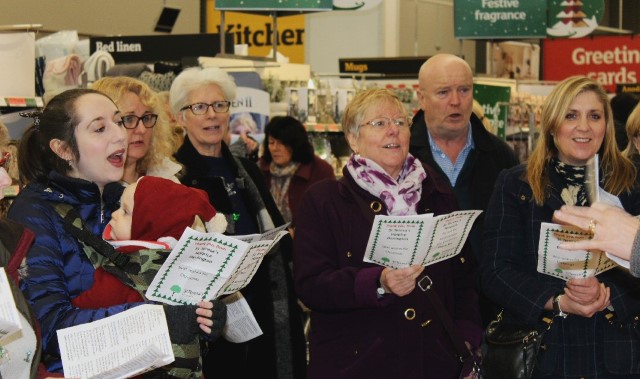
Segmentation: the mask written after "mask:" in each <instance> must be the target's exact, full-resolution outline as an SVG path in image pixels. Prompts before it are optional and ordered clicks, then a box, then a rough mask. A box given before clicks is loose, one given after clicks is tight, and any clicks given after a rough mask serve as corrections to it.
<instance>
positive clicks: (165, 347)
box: [56, 304, 175, 379]
mask: <svg viewBox="0 0 640 379" xmlns="http://www.w3.org/2000/svg"><path fill="white" fill-rule="evenodd" d="M56 333H57V335H58V344H59V346H60V357H61V359H62V367H63V369H64V375H65V378H83V379H88V378H91V379H98V378H99V379H116V378H131V377H134V376H137V375H140V374H142V373H144V372H147V371H151V370H153V369H156V368H158V367H162V366H165V365H168V364H169V363H171V362H173V361H174V360H175V356H174V355H173V350H172V349H171V340H170V338H169V328H168V327H167V319H166V316H165V314H164V309H163V308H162V305H152V304H144V305H140V306H138V307H134V308H131V309H128V310H126V311H124V312H120V313H117V314H115V315H113V316H109V317H106V318H103V319H101V320H97V321H94V322H89V323H86V324H81V325H76V326H72V327H69V328H65V329H60V330H58V331H57V332H56Z"/></svg>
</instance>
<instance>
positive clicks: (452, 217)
mask: <svg viewBox="0 0 640 379" xmlns="http://www.w3.org/2000/svg"><path fill="white" fill-rule="evenodd" d="M480 213H482V211H478V210H467V211H457V212H452V213H449V214H445V215H439V216H435V217H434V216H433V214H431V213H430V214H424V215H413V216H385V215H378V216H376V217H375V218H374V221H373V228H372V229H371V234H370V235H369V242H368V243H367V250H366V251H365V255H364V261H365V262H372V263H376V264H379V265H381V266H385V267H390V268H394V269H398V268H403V267H409V266H411V265H414V264H420V265H423V266H428V265H431V264H434V263H436V262H440V261H442V260H445V259H449V258H451V257H453V256H455V255H457V254H459V253H460V251H461V250H462V246H463V245H464V242H465V241H466V239H467V236H468V235H469V232H470V231H471V226H472V225H473V222H474V221H475V220H476V218H478V216H479V215H480Z"/></svg>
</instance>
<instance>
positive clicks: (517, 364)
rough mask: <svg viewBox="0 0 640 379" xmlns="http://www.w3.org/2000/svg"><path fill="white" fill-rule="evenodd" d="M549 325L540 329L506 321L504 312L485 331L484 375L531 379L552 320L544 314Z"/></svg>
mask: <svg viewBox="0 0 640 379" xmlns="http://www.w3.org/2000/svg"><path fill="white" fill-rule="evenodd" d="M543 321H544V322H545V323H546V324H547V328H546V329H544V330H542V331H539V330H537V329H535V328H531V327H529V326H522V325H512V324H507V323H505V322H504V321H503V320H502V312H501V313H500V314H499V315H498V318H497V319H496V320H493V321H491V323H489V325H488V326H487V329H486V332H485V341H484V343H485V346H484V349H483V356H482V373H483V376H484V379H504V378H510V379H529V378H531V376H532V375H533V372H534V369H535V367H536V360H537V358H538V353H539V352H540V351H541V350H544V345H543V344H542V339H543V338H544V334H545V333H546V332H547V331H548V330H549V328H550V327H551V323H552V320H551V319H549V318H544V319H543Z"/></svg>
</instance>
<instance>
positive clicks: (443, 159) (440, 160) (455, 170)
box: [427, 123, 475, 187]
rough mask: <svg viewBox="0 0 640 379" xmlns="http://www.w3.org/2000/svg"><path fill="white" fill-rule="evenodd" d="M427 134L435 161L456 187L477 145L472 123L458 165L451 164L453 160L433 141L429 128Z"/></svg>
mask: <svg viewBox="0 0 640 379" xmlns="http://www.w3.org/2000/svg"><path fill="white" fill-rule="evenodd" d="M427 133H428V134H429V145H431V152H432V154H433V160H434V161H436V163H437V164H438V166H440V168H441V169H442V172H444V173H445V175H447V177H448V178H449V181H450V182H451V186H452V187H455V186H456V181H457V180H458V175H460V171H461V170H462V167H463V166H464V162H465V161H466V160H467V157H468V156H469V152H470V151H471V150H473V148H474V147H475V144H474V143H473V136H472V135H471V123H469V132H468V134H467V143H466V144H465V145H464V147H463V148H462V151H461V152H460V154H459V155H458V159H456V163H453V162H451V159H449V157H447V155H446V154H445V153H444V152H443V151H442V150H440V147H438V145H436V143H435V142H434V141H433V136H432V135H431V132H430V131H429V128H427Z"/></svg>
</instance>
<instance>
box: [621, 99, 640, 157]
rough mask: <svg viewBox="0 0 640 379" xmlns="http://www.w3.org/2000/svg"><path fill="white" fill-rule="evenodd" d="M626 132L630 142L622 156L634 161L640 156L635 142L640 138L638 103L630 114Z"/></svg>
mask: <svg viewBox="0 0 640 379" xmlns="http://www.w3.org/2000/svg"><path fill="white" fill-rule="evenodd" d="M625 130H626V131H627V138H628V139H629V142H628V143H627V147H626V148H625V149H624V151H623V152H622V154H623V155H624V156H625V157H627V158H629V159H633V158H634V157H636V156H638V155H640V152H638V148H637V147H636V144H635V143H634V142H633V141H634V140H635V139H636V138H637V137H640V103H638V105H636V107H635V108H633V111H632V112H631V114H629V118H628V119H627V125H626V127H625Z"/></svg>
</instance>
